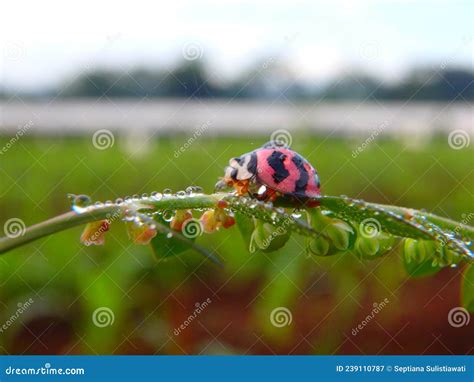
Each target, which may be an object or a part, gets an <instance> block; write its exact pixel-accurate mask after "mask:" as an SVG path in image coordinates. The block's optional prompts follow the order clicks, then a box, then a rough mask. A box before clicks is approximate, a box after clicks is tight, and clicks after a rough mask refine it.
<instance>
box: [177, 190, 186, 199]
mask: <svg viewBox="0 0 474 382" xmlns="http://www.w3.org/2000/svg"><path fill="white" fill-rule="evenodd" d="M176 195H177V196H178V198H180V199H183V198H185V197H186V192H184V191H178V192H177V193H176Z"/></svg>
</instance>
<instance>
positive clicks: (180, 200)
mask: <svg viewBox="0 0 474 382" xmlns="http://www.w3.org/2000/svg"><path fill="white" fill-rule="evenodd" d="M229 196H230V194H226V193H216V194H211V195H203V194H196V195H192V196H189V195H186V196H184V197H179V196H176V195H173V196H167V197H164V198H162V199H161V200H158V199H156V198H153V197H149V198H142V199H140V200H139V202H136V201H131V202H124V203H122V204H120V205H118V204H111V205H100V206H90V207H87V208H86V209H85V210H84V212H81V213H76V212H74V211H71V212H67V213H65V214H62V215H59V216H56V217H54V218H51V219H49V220H46V221H43V222H41V223H38V224H35V225H33V226H31V227H28V228H26V229H25V230H24V231H23V232H22V234H21V235H19V236H17V237H8V236H6V237H2V238H0V254H1V253H5V252H7V251H9V250H11V249H14V248H17V247H19V246H21V245H24V244H26V243H29V242H31V241H33V240H36V239H39V238H41V237H44V236H48V235H51V234H53V233H56V232H60V231H64V230H66V229H69V228H72V227H75V226H78V225H81V224H85V223H89V222H92V221H97V220H103V219H110V217H113V216H117V214H119V213H121V212H122V211H124V210H126V209H127V205H130V206H131V207H134V206H137V205H138V206H139V207H140V208H143V209H147V208H153V209H156V210H178V209H197V208H213V207H215V206H216V203H217V202H218V201H219V200H221V199H223V198H225V197H229ZM324 198H330V199H331V198H333V197H324ZM371 204H372V203H367V205H371ZM372 205H375V206H379V207H382V208H385V209H387V210H390V211H393V212H396V213H398V214H402V215H403V214H405V213H412V212H413V210H411V209H408V208H403V207H396V206H388V205H382V204H372ZM414 212H415V213H418V214H422V215H424V216H426V217H427V219H428V220H430V221H432V222H433V223H435V224H437V225H439V226H440V227H442V228H444V229H448V230H451V231H455V232H458V233H460V234H462V235H463V236H464V237H466V238H469V239H474V228H473V227H470V226H467V225H464V224H460V223H458V222H455V221H453V220H450V219H447V218H443V217H440V216H437V215H433V214H430V213H424V212H421V211H414Z"/></svg>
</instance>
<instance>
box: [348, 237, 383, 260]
mask: <svg viewBox="0 0 474 382" xmlns="http://www.w3.org/2000/svg"><path fill="white" fill-rule="evenodd" d="M379 251H380V243H379V240H378V239H377V238H375V237H364V236H359V237H357V239H356V241H355V243H354V252H355V254H356V255H357V256H358V257H359V258H360V259H373V258H375V257H377V254H378V252H379Z"/></svg>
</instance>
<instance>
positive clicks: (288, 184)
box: [216, 142, 320, 205]
mask: <svg viewBox="0 0 474 382" xmlns="http://www.w3.org/2000/svg"><path fill="white" fill-rule="evenodd" d="M224 185H228V186H232V187H234V188H235V189H236V190H237V194H238V195H245V194H247V193H249V194H250V195H252V196H253V197H255V198H257V199H260V200H265V201H274V200H276V199H277V198H284V199H290V200H292V201H293V202H295V203H298V204H304V203H306V204H308V203H307V202H308V201H309V202H311V201H310V199H313V198H317V197H318V196H320V182H319V176H318V173H317V172H316V170H315V169H314V167H313V166H311V164H310V163H309V162H308V161H307V160H306V159H304V158H303V157H302V156H301V155H300V154H298V153H296V152H294V151H293V150H290V149H289V147H288V146H285V145H281V144H278V143H277V142H269V143H267V144H265V145H264V146H263V147H261V148H259V149H257V150H254V151H252V152H250V153H247V154H243V155H241V156H240V157H236V158H232V159H231V160H230V161H229V166H227V167H226V169H225V174H224V177H223V178H222V180H221V181H220V182H218V183H217V185H216V187H218V188H221V187H223V186H224ZM309 204H313V205H315V203H309Z"/></svg>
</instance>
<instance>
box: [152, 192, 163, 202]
mask: <svg viewBox="0 0 474 382" xmlns="http://www.w3.org/2000/svg"><path fill="white" fill-rule="evenodd" d="M151 198H152V199H153V200H156V201H160V200H161V199H162V198H163V194H162V193H161V192H156V191H153V192H152V193H151Z"/></svg>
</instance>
